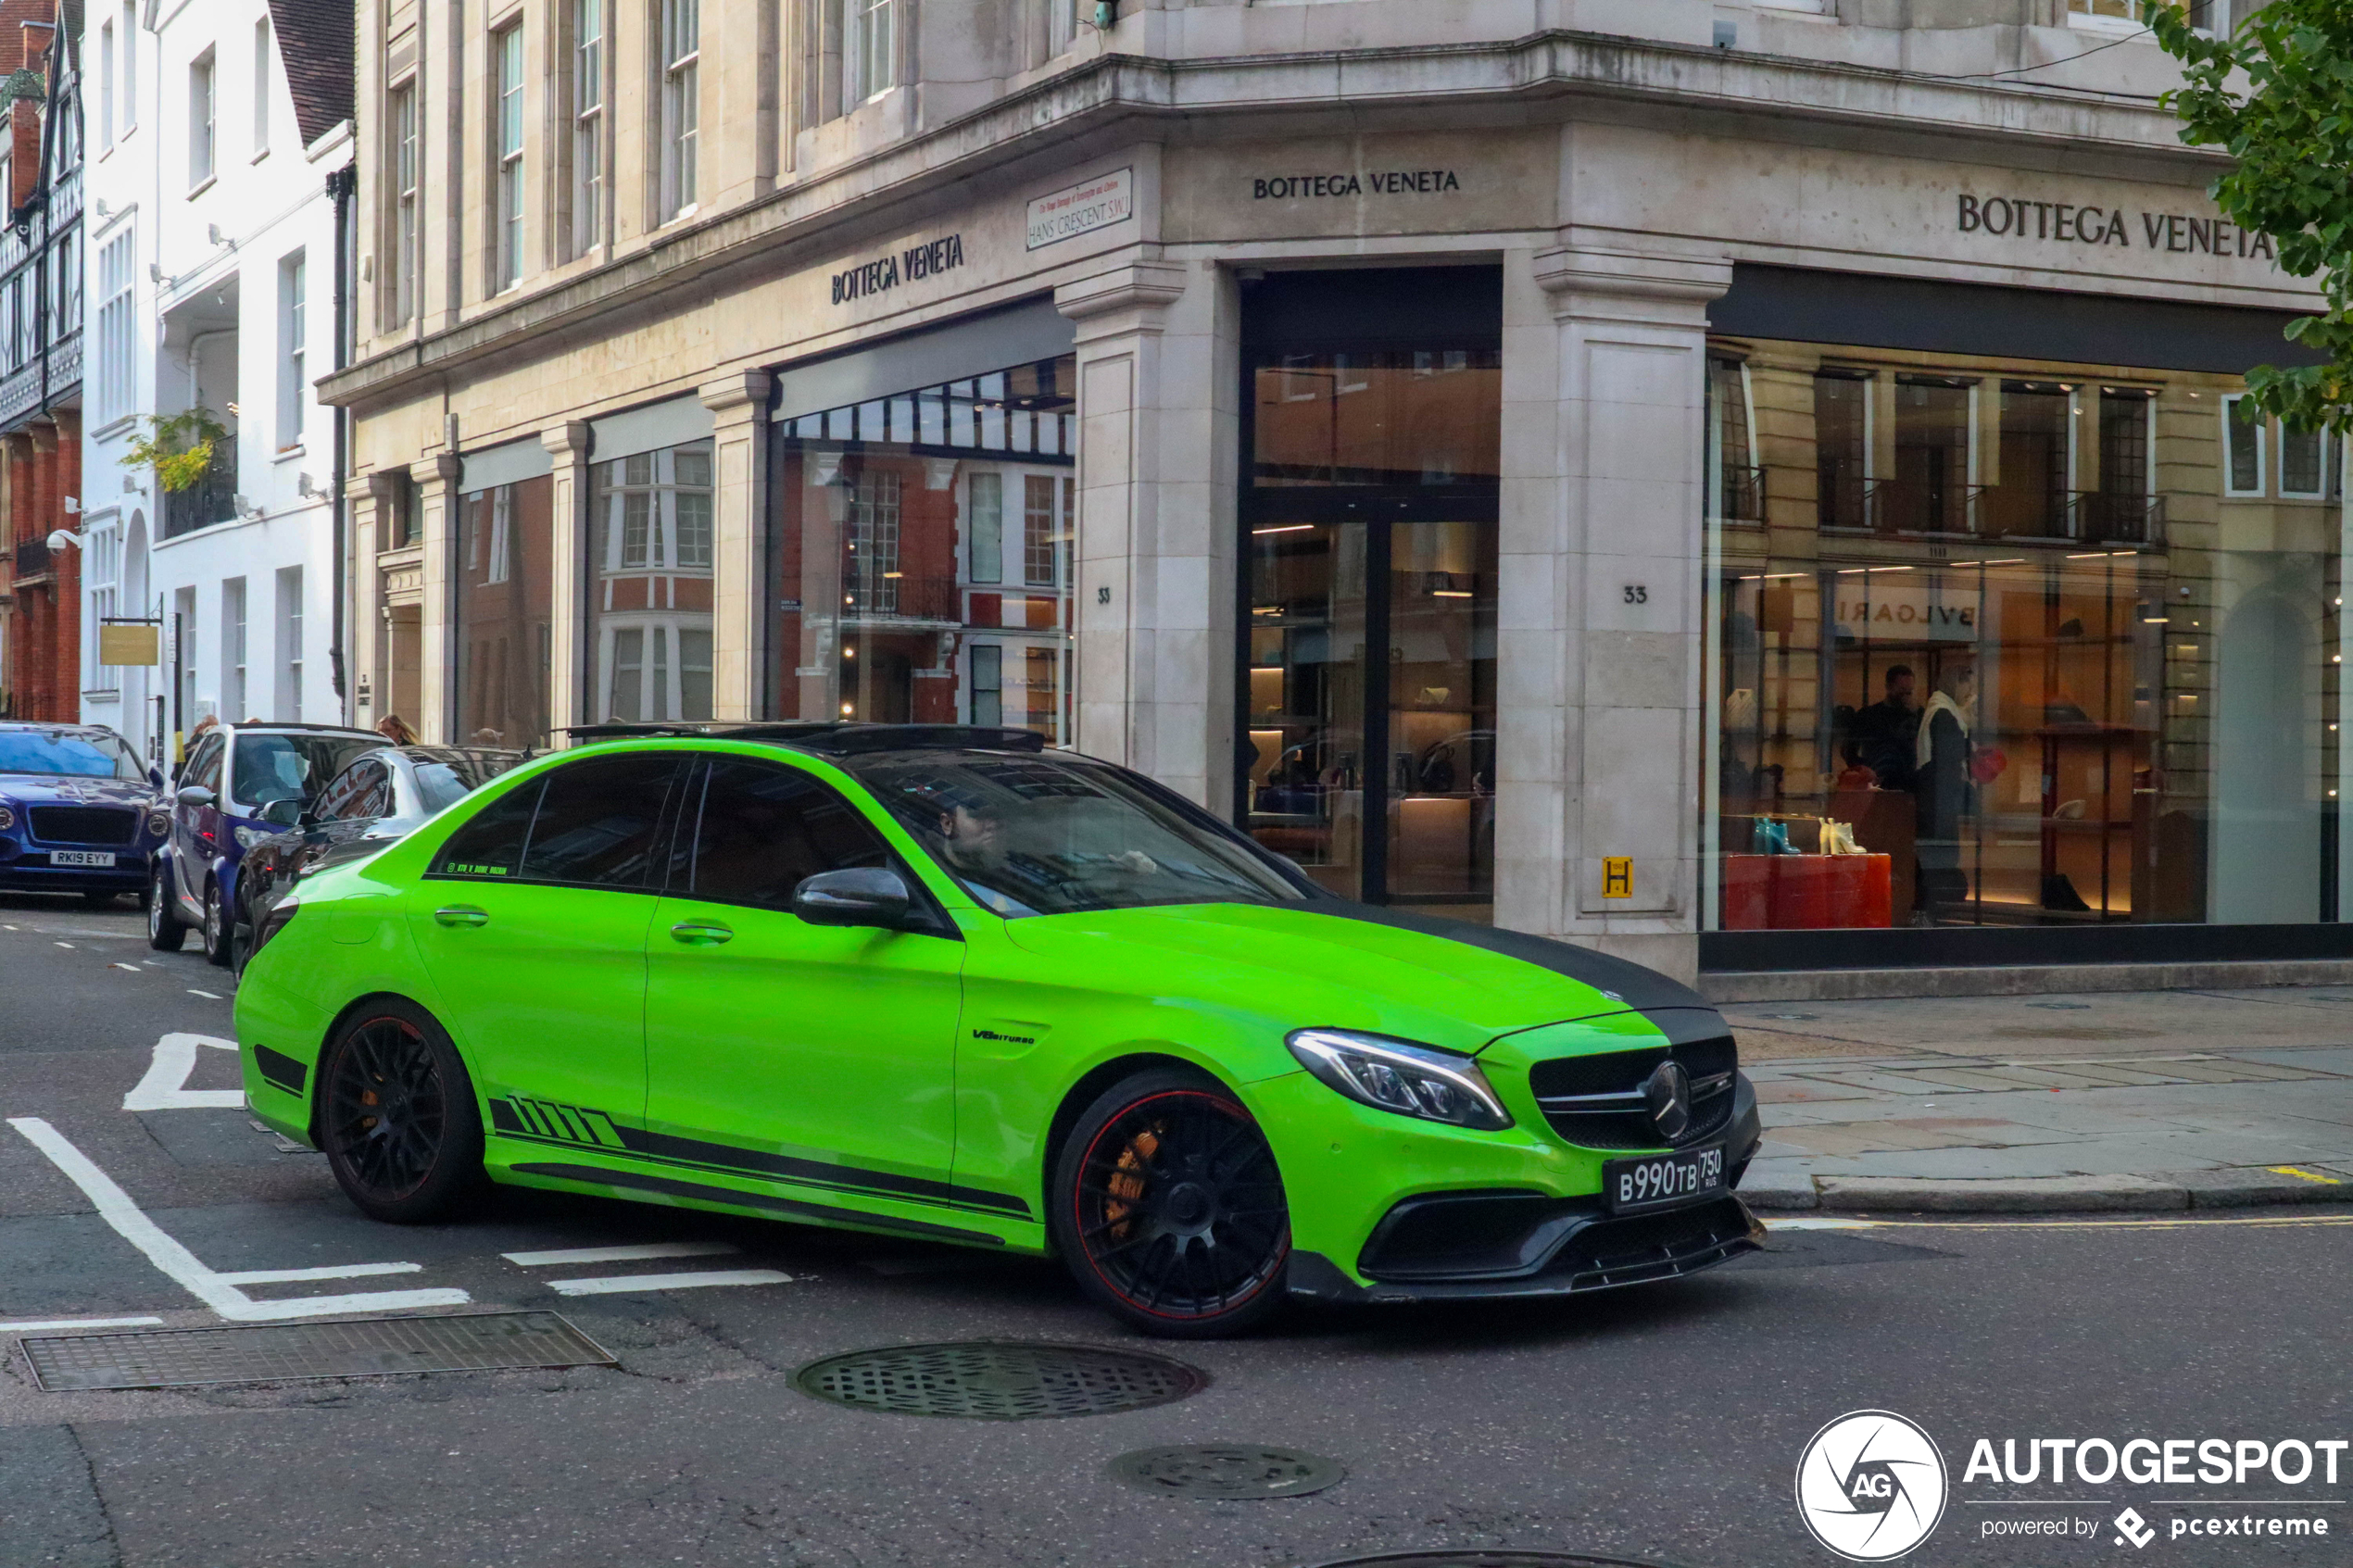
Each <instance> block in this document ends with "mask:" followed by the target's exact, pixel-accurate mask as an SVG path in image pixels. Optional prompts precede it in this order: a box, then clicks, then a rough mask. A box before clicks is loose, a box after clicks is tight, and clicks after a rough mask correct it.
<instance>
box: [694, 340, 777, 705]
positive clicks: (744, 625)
mask: <svg viewBox="0 0 2353 1568" xmlns="http://www.w3.org/2000/svg"><path fill="white" fill-rule="evenodd" d="M768 388H769V376H768V372H767V371H765V370H738V371H736V373H735V374H733V375H730V376H725V377H723V378H722V379H720V380H718V381H714V382H705V383H703V384H702V386H701V387H700V388H699V389H698V395H699V396H700V397H701V398H702V405H703V407H704V408H708V409H710V410H711V418H712V420H713V421H714V423H715V424H716V425H717V427H718V428H717V430H716V431H715V432H714V433H713V440H712V443H711V484H712V490H713V494H712V495H711V511H712V516H711V577H712V581H711V717H712V718H714V719H757V718H760V717H761V709H762V708H763V707H764V706H765V696H766V691H767V683H766V679H765V677H766V674H767V668H768V659H767V647H768V617H767V614H766V610H767V607H768V597H769V594H768V587H769V584H768V572H767V564H768V552H767V550H766V549H765V547H764V546H765V543H766V531H765V529H764V527H763V523H764V522H765V520H766V514H767V496H768Z"/></svg>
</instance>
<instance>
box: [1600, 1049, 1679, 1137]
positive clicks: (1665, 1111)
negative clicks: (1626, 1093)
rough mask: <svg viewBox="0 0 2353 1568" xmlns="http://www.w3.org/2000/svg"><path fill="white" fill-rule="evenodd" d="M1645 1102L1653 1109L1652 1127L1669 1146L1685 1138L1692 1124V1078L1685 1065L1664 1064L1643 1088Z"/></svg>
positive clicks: (1666, 1062)
mask: <svg viewBox="0 0 2353 1568" xmlns="http://www.w3.org/2000/svg"><path fill="white" fill-rule="evenodd" d="M1618 1082H1620V1083H1624V1082H1625V1080H1624V1079H1622V1078H1621V1079H1619V1080H1618ZM1642 1098H1643V1100H1644V1101H1645V1102H1647V1103H1648V1105H1649V1106H1650V1112H1651V1125H1652V1126H1654V1127H1656V1128H1657V1129H1658V1135H1659V1136H1660V1137H1663V1138H1665V1139H1667V1141H1668V1142H1670V1143H1671V1142H1673V1141H1674V1140H1675V1139H1677V1138H1680V1137H1681V1136H1682V1135H1683V1129H1684V1128H1686V1127H1688V1126H1690V1125H1691V1124H1692V1075H1691V1074H1690V1073H1686V1072H1685V1071H1683V1064H1682V1063H1681V1062H1680V1061H1662V1062H1660V1063H1659V1064H1658V1071H1657V1072H1655V1073H1652V1074H1651V1075H1650V1077H1649V1079H1648V1080H1647V1081H1646V1082H1644V1084H1643V1085H1642Z"/></svg>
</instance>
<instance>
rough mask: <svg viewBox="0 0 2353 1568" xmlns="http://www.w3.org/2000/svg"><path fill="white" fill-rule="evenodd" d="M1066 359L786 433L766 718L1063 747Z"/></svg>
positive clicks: (778, 453)
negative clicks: (981, 733)
mask: <svg viewBox="0 0 2353 1568" xmlns="http://www.w3.org/2000/svg"><path fill="white" fill-rule="evenodd" d="M1075 365H1076V361H1075V360H1074V359H1073V358H1071V357H1069V356H1066V355H1065V356H1063V357H1061V358H1052V359H1042V360H1039V361H1038V362H1036V363H1034V364H1026V365H1015V366H1010V367H1008V368H1006V369H1004V370H996V371H992V372H990V373H988V374H987V375H981V376H975V377H972V378H970V379H968V380H963V381H954V382H949V383H943V384H940V385H937V386H927V387H920V388H914V389H911V390H909V391H907V392H903V393H900V394H898V395H893V396H887V397H878V398H875V399H872V400H870V401H867V402H862V403H857V404H852V405H849V406H846V407H843V408H830V409H825V410H822V411H820V412H815V413H806V414H793V415H788V416H786V417H783V418H780V419H779V420H777V421H776V423H775V425H774V432H775V434H774V440H775V444H776V445H775V452H774V463H773V465H772V468H771V472H772V474H773V483H774V487H775V490H774V502H773V505H772V507H771V509H770V515H771V517H772V518H774V520H775V522H774V533H773V535H772V538H771V548H770V561H771V566H770V571H771V572H772V576H773V586H774V592H773V593H772V595H771V596H770V603H771V604H772V605H773V606H774V622H773V624H772V635H771V639H770V646H772V647H773V648H774V649H775V650H776V659H777V666H776V668H775V670H774V671H773V673H772V676H771V681H770V691H771V694H772V695H771V698H770V710H771V713H772V715H773V716H774V717H776V718H781V719H806V720H848V721H858V722H867V723H884V724H906V723H916V724H986V725H1001V726H1005V727H1009V728H1013V729H1026V730H1034V731H1036V732H1038V734H1041V735H1044V736H1045V737H1046V740H1047V744H1048V745H1050V746H1068V745H1071V744H1072V740H1073V723H1074V715H1073V712H1072V709H1071V701H1072V696H1071V691H1072V688H1071V668H1070V666H1071V649H1072V646H1073V644H1072V612H1071V583H1072V571H1073V554H1072V551H1073V546H1074V542H1075V538H1076V532H1075V530H1076V491H1075V488H1074V480H1075V473H1076V453H1077V419H1076V400H1075V398H1074V396H1073V394H1072V385H1073V378H1074V375H1075Z"/></svg>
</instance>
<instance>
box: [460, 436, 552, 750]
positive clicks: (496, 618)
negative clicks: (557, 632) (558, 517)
mask: <svg viewBox="0 0 2353 1568" xmlns="http://www.w3.org/2000/svg"><path fill="white" fill-rule="evenodd" d="M452 544H453V546H454V553H455V556H456V561H455V570H454V571H452V573H451V576H452V578H453V579H454V580H455V585H456V586H455V594H456V599H457V613H456V616H455V622H456V638H457V652H458V663H457V669H456V671H455V674H456V677H457V685H456V690H455V691H454V692H453V694H452V698H453V700H452V706H451V715H452V721H451V724H450V738H451V739H452V741H453V742H455V743H457V744H459V745H464V746H546V745H547V726H548V724H549V722H550V720H549V716H548V710H547V690H548V675H549V671H550V670H551V669H552V667H553V662H554V661H553V647H552V643H551V639H552V636H553V627H554V620H553V610H554V604H553V595H554V590H555V481H554V480H553V479H551V478H549V477H547V475H545V474H542V475H540V476H538V477H536V478H534V479H525V480H520V481H518V482H516V483H511V484H497V485H492V486H489V487H487V488H485V489H481V490H475V491H471V492H469V493H467V494H465V495H460V496H459V500H458V526H457V530H456V533H455V536H454V538H453V540H452Z"/></svg>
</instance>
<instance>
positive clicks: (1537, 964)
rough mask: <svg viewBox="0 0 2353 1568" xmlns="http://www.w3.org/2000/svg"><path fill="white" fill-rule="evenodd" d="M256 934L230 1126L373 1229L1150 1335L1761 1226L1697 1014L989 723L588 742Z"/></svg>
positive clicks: (1538, 1279)
mask: <svg viewBox="0 0 2353 1568" xmlns="http://www.w3.org/2000/svg"><path fill="white" fill-rule="evenodd" d="M256 941H257V943H258V949H257V951H256V952H255V954H254V956H253V959H252V961H251V963H250V964H249V966H248V967H247V969H246V971H245V979H244V983H243V984H242V985H241V986H240V987H239V989H238V993H237V1035H238V1039H239V1041H240V1043H241V1046H242V1054H243V1059H244V1064H245V1090H246V1093H247V1095H248V1097H249V1098H250V1099H251V1102H252V1105H253V1108H254V1110H255V1111H256V1113H257V1114H258V1115H259V1116H260V1117H261V1118H262V1119H263V1120H264V1121H266V1122H267V1123H270V1124H271V1126H273V1127H275V1128H277V1129H278V1130H279V1131H281V1132H283V1133H284V1134H285V1135H288V1136H289V1137H294V1138H299V1139H302V1140H303V1141H305V1142H307V1143H308V1144H311V1145H313V1146H314V1147H316V1148H321V1149H323V1150H324V1151H325V1152H326V1154H327V1157H328V1161H329V1164H330V1166H331V1167H332V1169H333V1172H334V1174H335V1179H336V1180H337V1182H339V1183H340V1184H341V1185H342V1186H343V1189H344V1191H345V1192H346V1194H348V1195H349V1197H350V1198H351V1200H352V1201H353V1202H354V1203H356V1204H357V1205H359V1208H360V1209H362V1210H365V1211H366V1212H367V1213H369V1214H371V1215H373V1216H375V1217H376V1218H378V1219H382V1220H389V1221H395V1222H408V1221H421V1220H425V1219H429V1218H440V1217H445V1216H447V1215H448V1214H450V1213H451V1212H452V1211H453V1210H459V1209H461V1207H462V1205H463V1204H464V1202H465V1200H466V1199H467V1198H468V1196H469V1195H470V1194H472V1192H474V1191H475V1190H477V1188H478V1185H479V1184H480V1182H481V1181H482V1180H483V1179H484V1177H485V1176H487V1177H488V1178H489V1179H491V1180H494V1181H499V1182H510V1183H514V1184H517V1185H525V1186H538V1187H553V1188H558V1189H560V1190H563V1191H569V1192H583V1193H592V1194H599V1195H603V1196H607V1197H613V1198H635V1199H637V1200H639V1201H641V1202H648V1203H658V1204H670V1205H675V1206H683V1207H688V1208H697V1209H715V1210H724V1211H728V1212H734V1213H744V1214H755V1215H764V1216H768V1217H772V1218H780V1219H787V1220H795V1221H799V1222H802V1223H812V1224H824V1225H841V1226H849V1227H852V1228H855V1229H859V1230H869V1231H881V1232H888V1233H891V1234H895V1235H900V1236H921V1237H926V1238H929V1239H933V1240H937V1241H943V1242H955V1243H961V1244H963V1245H966V1246H972V1247H982V1248H1003V1249H1006V1250H1009V1251H1014V1252H1022V1253H1031V1254H1055V1255H1059V1256H1060V1257H1061V1258H1062V1259H1063V1261H1064V1262H1065V1263H1066V1264H1067V1265H1068V1266H1069V1268H1070V1271H1071V1273H1073V1274H1074V1275H1075V1276H1076V1278H1077V1280H1078V1283H1079V1285H1080V1286H1081V1287H1082V1288H1083V1289H1085V1290H1086V1291H1087V1292H1088V1294H1089V1295H1091V1296H1092V1297H1094V1298H1096V1299H1097V1300H1099V1301H1101V1303H1102V1304H1103V1305H1104V1306H1105V1307H1107V1308H1109V1309H1110V1310H1111V1311H1113V1312H1114V1313H1115V1314H1116V1315H1118V1316H1119V1317H1121V1318H1123V1319H1125V1320H1126V1322H1128V1323H1132V1324H1134V1325H1136V1326H1137V1327H1139V1328H1141V1329H1143V1330H1145V1331H1146V1332H1149V1333H1153V1334H1162V1335H1172V1336H1206V1335H1214V1334H1228V1333H1233V1332H1235V1331H1237V1330H1239V1329H1242V1328H1245V1327H1247V1326H1249V1325H1251V1324H1252V1323H1257V1322H1259V1321H1261V1320H1262V1319H1264V1318H1265V1315H1266V1314H1267V1313H1269V1312H1271V1311H1274V1310H1275V1309H1276V1308H1277V1307H1278V1306H1279V1305H1280V1304H1281V1303H1282V1301H1283V1300H1284V1299H1285V1298H1286V1297H1291V1296H1296V1297H1306V1298H1318V1299H1323V1300H1338V1301H1365V1300H1371V1301H1396V1300H1418V1299H1429V1298H1448V1297H1497V1296H1539V1295H1554V1294H1563V1293H1567V1292H1572V1291H1583V1290H1592V1289H1599V1288H1602V1287H1604V1286H1620V1285H1629V1284H1633V1283H1636V1282H1638V1281H1643V1280H1655V1279H1661V1278H1666V1277H1671V1276H1674V1275H1679V1274H1683V1273H1690V1272H1692V1270H1695V1269H1700V1268H1704V1267H1705V1266H1707V1265H1709V1264H1712V1263H1717V1262H1720V1261H1723V1260H1725V1259H1727V1258H1730V1257H1732V1256H1733V1255H1735V1254H1737V1253H1740V1252H1743V1251H1745V1250H1748V1249H1749V1248H1753V1247H1754V1246H1755V1242H1756V1238H1757V1236H1759V1234H1760V1233H1759V1232H1758V1230H1757V1227H1756V1224H1755V1221H1754V1220H1753V1219H1752V1218H1751V1217H1750V1215H1749V1213H1748V1211H1747V1210H1746V1209H1745V1208H1744V1207H1743V1204H1742V1203H1741V1201H1740V1199H1739V1198H1736V1197H1735V1196H1733V1191H1732V1189H1733V1188H1734V1187H1735V1186H1736V1185H1738V1184H1739V1181H1740V1177H1741V1173H1742V1171H1743V1168H1744V1167H1745V1166H1746V1164H1747V1163H1748V1160H1749V1159H1750V1158H1751V1156H1753V1155H1754V1154H1755V1150H1756V1147H1757V1141H1758V1132H1757V1116H1756V1104H1755V1095H1754V1093H1753V1092H1752V1090H1751V1089H1750V1087H1749V1085H1748V1082H1747V1080H1746V1079H1745V1078H1744V1077H1743V1075H1742V1073H1740V1071H1739V1066H1738V1062H1737V1058H1736V1054H1735V1048H1734V1046H1733V1042H1732V1037H1731V1035H1730V1033H1729V1031H1727V1029H1726V1028H1725V1026H1724V1022H1723V1020H1722V1018H1721V1017H1719V1016H1718V1014H1717V1012H1716V1011H1715V1010H1714V1009H1712V1008H1710V1007H1709V1006H1707V1004H1706V1003H1705V1002H1704V1001H1702V1000H1701V999H1700V998H1699V997H1697V996H1696V995H1694V994H1693V993H1692V992H1691V991H1689V990H1687V989H1685V988H1684V987H1682V986H1680V985H1676V984H1675V983H1673V982H1671V981H1669V980H1667V979H1665V978H1663V977H1662V976H1659V975H1657V974H1655V973H1652V972H1649V971H1647V970H1644V969H1642V968H1639V967H1637V966H1635V965H1632V964H1629V963H1626V962H1623V961H1621V960H1614V959H1610V958H1607V957H1604V956H1602V955H1599V954H1595V953H1592V952H1589V951H1586V950H1584V949H1582V948H1579V947H1568V946H1566V945H1563V944H1559V943H1554V942H1547V941H1542V940H1539V939H1537V938H1534V937H1529V936H1520V935H1513V934H1511V933H1508V932H1502V931H1491V930H1487V929H1483V928H1481V927H1478V926H1474V925H1467V924H1463V923H1460V922H1452V921H1441V920H1432V919H1425V918H1421V917H1417V916H1414V915H1409V914H1405V913H1402V912H1399V911H1396V910H1391V909H1376V908H1371V907H1367V906H1365V905H1361V904H1354V903H1349V902H1346V901H1343V900H1341V899H1338V898H1335V897H1331V896H1329V895H1328V894H1327V893H1325V892H1323V891H1321V890H1319V889H1318V888H1317V887H1316V886H1315V884H1313V883H1312V882H1310V881H1309V880H1308V879H1307V878H1306V877H1305V876H1304V875H1302V873H1301V872H1300V871H1299V870H1298V869H1297V868H1296V867H1294V866H1292V865H1291V864H1290V862H1289V861H1287V860H1284V859H1280V858H1279V857H1277V856H1273V855H1270V854H1268V853H1266V852H1265V851H1264V850H1262V849H1260V848H1259V847H1257V846H1255V845H1253V844H1252V842H1251V841H1250V840H1249V839H1247V838H1245V837H1243V836H1242V835H1240V834H1238V833H1236V832H1235V831H1234V830H1233V829H1232V828H1230V827H1228V826H1227V825H1226V824H1225V823H1223V822H1219V821H1217V820H1216V819H1215V818H1214V817H1213V816H1211V815H1210V814H1209V813H1207V812H1205V811H1202V809H1199V808H1198V807H1195V806H1193V805H1192V804H1190V803H1189V802H1188V801H1186V800H1184V799H1182V798H1180V797H1177V796H1176V795H1174V794H1172V793H1171V792H1169V791H1168V790H1166V789H1164V788H1163V787H1161V786H1160V785H1158V784H1154V783H1152V782H1151V780H1149V779H1145V778H1142V777H1139V775H1137V774H1135V773H1131V772H1128V771H1126V770H1124V769H1120V768H1115V767H1112V766H1109V765H1107V764H1104V763H1101V762H1096V761H1091V760H1088V759H1086V758H1083V757H1078V756H1075V755H1071V754H1069V753H1064V752H1047V751H1044V750H1042V749H1041V747H1040V745H1039V740H1038V736H1037V735H1035V734H1030V733H1028V732H1026V731H1020V730H975V729H965V728H940V727H925V726H887V725H849V724H845V725H816V724H769V725H743V726H736V727H732V728H723V727H715V726H714V727H711V728H710V729H709V730H707V731H690V732H669V733H657V734H630V735H627V736H623V737H622V738H617V739H610V740H598V741H596V742H595V743H593V744H590V745H587V746H582V747H580V748H578V749H574V750H572V751H567V752H560V753H557V754H554V755H551V756H548V757H547V758H544V759H540V760H539V761H537V762H535V763H530V764H526V765H525V766H523V767H521V768H518V769H516V770H514V771H512V772H510V773H508V774H506V775H505V776H503V777H501V778H500V779H498V780H497V781H496V782H495V783H494V784H491V785H489V786H487V787H485V788H484V789H483V790H481V791H478V792H477V793H475V794H474V795H472V796H469V797H466V798H465V799H464V800H462V801H460V802H459V803H458V804H456V805H454V806H452V807H450V808H449V809H447V810H445V811H443V812H442V813H441V814H440V815H439V816H436V817H434V818H433V819H432V820H430V821H429V822H426V823H425V824H424V825H422V827H420V828H418V829H417V830H416V831H415V832H413V833H411V834H409V835H408V836H407V837H405V838H402V839H399V840H397V841H396V842H394V843H392V844H390V845H388V846H386V847H380V848H376V849H374V851H373V852H372V853H368V854H365V855H363V856H360V857H358V858H354V859H346V860H344V861H342V862H341V863H335V862H333V861H330V862H327V863H324V864H322V865H321V867H320V868H318V869H317V870H315V871H313V872H310V873H309V874H308V876H306V877H305V878H304V879H303V880H302V881H301V882H299V883H297V884H296V885H295V887H294V888H293V890H292V891H291V893H290V895H289V896H288V897H285V898H283V900H282V901H281V902H279V903H278V904H277V905H276V906H274V908H272V909H271V910H270V911H269V912H268V914H267V915H266V917H265V918H264V921H263V924H262V929H261V930H259V931H258V932H257V933H256Z"/></svg>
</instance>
